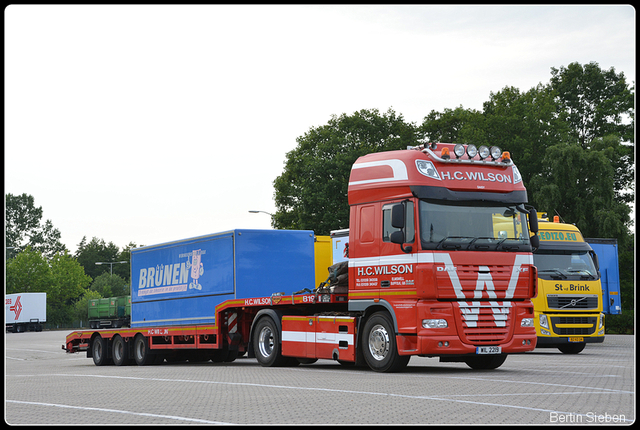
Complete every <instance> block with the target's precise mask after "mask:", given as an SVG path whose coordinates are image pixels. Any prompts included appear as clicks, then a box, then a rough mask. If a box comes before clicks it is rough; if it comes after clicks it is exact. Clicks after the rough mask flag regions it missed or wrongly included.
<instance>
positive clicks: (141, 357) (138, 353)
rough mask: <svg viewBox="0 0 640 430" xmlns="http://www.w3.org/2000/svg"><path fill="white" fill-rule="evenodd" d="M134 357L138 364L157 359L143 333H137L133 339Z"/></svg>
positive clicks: (142, 364) (150, 362) (152, 361)
mask: <svg viewBox="0 0 640 430" xmlns="http://www.w3.org/2000/svg"><path fill="white" fill-rule="evenodd" d="M133 358H135V360H136V364H137V365H138V366H144V365H146V364H153V363H154V361H155V358H156V357H155V354H152V353H151V350H150V349H149V340H148V339H147V338H146V337H145V336H143V335H141V334H139V335H137V336H136V337H135V339H134V341H133Z"/></svg>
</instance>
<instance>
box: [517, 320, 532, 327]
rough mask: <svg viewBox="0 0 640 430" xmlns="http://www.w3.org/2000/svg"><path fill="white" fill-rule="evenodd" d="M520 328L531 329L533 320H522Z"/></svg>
mask: <svg viewBox="0 0 640 430" xmlns="http://www.w3.org/2000/svg"><path fill="white" fill-rule="evenodd" d="M520 327H533V318H522V321H521V322H520Z"/></svg>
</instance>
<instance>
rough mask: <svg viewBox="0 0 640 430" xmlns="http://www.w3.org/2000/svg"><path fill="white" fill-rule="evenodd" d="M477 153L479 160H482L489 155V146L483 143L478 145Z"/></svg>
mask: <svg viewBox="0 0 640 430" xmlns="http://www.w3.org/2000/svg"><path fill="white" fill-rule="evenodd" d="M478 155H480V159H481V160H484V159H485V158H487V157H488V156H489V148H488V147H487V146H485V145H480V148H478Z"/></svg>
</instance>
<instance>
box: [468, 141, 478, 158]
mask: <svg viewBox="0 0 640 430" xmlns="http://www.w3.org/2000/svg"><path fill="white" fill-rule="evenodd" d="M477 154H478V148H476V146H475V145H473V144H471V145H467V155H468V156H469V158H473V157H475V156H476V155H477Z"/></svg>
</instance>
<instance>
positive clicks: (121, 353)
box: [111, 334, 130, 366]
mask: <svg viewBox="0 0 640 430" xmlns="http://www.w3.org/2000/svg"><path fill="white" fill-rule="evenodd" d="M111 355H112V357H113V364H115V365H116V366H126V365H127V364H129V362H130V360H129V343H128V342H125V341H124V339H123V338H122V336H120V335H119V334H117V335H116V336H115V337H114V338H113V345H112V347H111Z"/></svg>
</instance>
